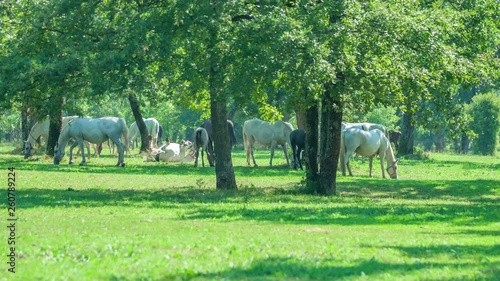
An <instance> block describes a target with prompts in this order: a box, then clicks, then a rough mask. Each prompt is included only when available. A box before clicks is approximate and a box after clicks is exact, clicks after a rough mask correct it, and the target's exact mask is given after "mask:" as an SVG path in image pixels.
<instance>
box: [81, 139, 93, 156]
mask: <svg viewBox="0 0 500 281" xmlns="http://www.w3.org/2000/svg"><path fill="white" fill-rule="evenodd" d="M83 144H84V145H85V147H86V148H87V155H88V157H89V160H90V143H89V142H87V141H85V142H84V143H83ZM94 150H95V148H94ZM82 151H83V153H85V150H82Z"/></svg>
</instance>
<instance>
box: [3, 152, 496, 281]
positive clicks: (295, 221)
mask: <svg viewBox="0 0 500 281" xmlns="http://www.w3.org/2000/svg"><path fill="white" fill-rule="evenodd" d="M13 150H14V147H12V146H8V145H1V146H0V167H1V169H0V170H1V172H0V174H1V177H0V178H1V182H2V186H4V189H5V192H3V193H2V194H4V196H3V198H2V199H1V200H2V206H4V208H3V211H2V213H3V215H2V216H1V217H2V218H3V221H4V224H5V225H8V224H7V218H8V215H7V214H8V213H7V203H8V202H7V195H6V193H7V192H6V190H7V174H8V168H9V167H15V169H16V204H17V208H16V215H17V217H18V220H17V222H16V245H15V246H16V254H17V259H16V273H14V274H12V273H10V272H7V268H8V264H7V263H6V262H7V261H8V257H7V256H6V254H4V252H7V251H8V247H9V245H7V239H6V238H7V235H8V233H7V230H5V227H4V231H3V232H2V233H3V237H4V239H2V241H3V242H0V247H1V249H2V251H1V253H2V255H1V256H2V257H3V259H4V260H2V261H1V263H0V264H2V265H3V267H4V268H2V271H1V273H0V280H499V279H498V278H499V276H500V204H499V203H500V200H499V199H500V157H486V156H474V155H453V154H432V155H431V159H430V160H426V161H418V160H408V159H401V160H400V162H399V180H390V179H383V178H382V177H381V172H380V166H379V164H378V160H375V161H374V177H373V178H369V177H368V163H365V164H362V163H361V161H355V163H354V164H353V173H354V174H355V176H354V177H343V176H341V175H340V174H339V176H338V181H337V188H338V190H337V192H338V196H334V197H320V196H312V195H304V194H303V193H301V192H300V190H301V182H302V180H303V178H304V172H302V171H295V170H290V169H288V168H286V167H285V163H286V162H285V160H284V158H283V155H282V153H279V152H277V153H276V156H277V158H276V159H275V161H273V162H274V164H275V165H276V166H275V167H272V168H271V167H269V152H267V151H264V150H261V151H258V153H257V154H258V155H257V156H256V157H257V162H258V163H259V165H260V166H259V167H248V166H247V165H246V162H245V155H244V152H243V151H234V152H233V165H234V169H235V173H236V180H237V183H238V185H239V189H238V190H237V191H217V190H215V170H214V168H210V167H205V168H201V167H199V168H193V167H192V164H191V163H155V162H144V161H143V159H142V158H141V157H139V156H129V157H126V159H125V161H126V163H127V166H126V167H125V168H121V167H115V166H114V164H115V163H116V160H117V159H116V157H115V156H110V155H108V151H107V149H104V150H103V154H104V156H103V157H101V158H98V159H97V158H92V159H91V160H90V161H89V162H88V163H87V165H85V166H78V165H71V166H70V165H68V164H67V163H68V159H67V157H65V158H64V159H63V161H62V162H61V165H59V166H55V165H53V164H52V161H51V160H50V159H45V158H44V157H43V156H40V155H38V156H35V157H33V159H31V160H24V159H23V157H22V155H20V154H12V151H13ZM136 153H137V151H136V152H132V154H136ZM75 162H76V163H79V159H76V161H75Z"/></svg>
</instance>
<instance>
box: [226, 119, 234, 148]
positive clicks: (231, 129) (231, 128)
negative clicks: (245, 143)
mask: <svg viewBox="0 0 500 281" xmlns="http://www.w3.org/2000/svg"><path fill="white" fill-rule="evenodd" d="M227 129H228V130H229V141H230V144H231V147H233V145H235V144H236V132H235V131H234V124H233V122H231V120H227Z"/></svg>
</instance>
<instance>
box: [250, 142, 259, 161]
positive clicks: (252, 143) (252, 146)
mask: <svg viewBox="0 0 500 281" xmlns="http://www.w3.org/2000/svg"><path fill="white" fill-rule="evenodd" d="M254 144H255V141H254V140H251V141H250V145H249V146H248V149H249V150H250V154H251V155H252V160H253V165H254V166H255V167H257V166H259V165H257V162H255V151H254V150H255V147H254ZM248 165H250V163H248Z"/></svg>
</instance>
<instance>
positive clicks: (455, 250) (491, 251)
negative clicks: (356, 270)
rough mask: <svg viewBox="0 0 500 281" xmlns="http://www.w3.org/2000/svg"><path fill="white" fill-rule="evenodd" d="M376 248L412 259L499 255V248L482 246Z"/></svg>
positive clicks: (389, 246) (451, 245)
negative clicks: (395, 251) (442, 256)
mask: <svg viewBox="0 0 500 281" xmlns="http://www.w3.org/2000/svg"><path fill="white" fill-rule="evenodd" d="M362 247H365V248H372V247H373V246H371V245H366V246H365V245H363V246H362ZM376 247H377V248H384V249H394V250H397V251H399V252H401V253H402V254H403V255H405V256H406V257H412V258H432V257H435V256H439V255H448V256H450V257H454V258H456V259H465V258H474V257H495V256H499V255H500V247H498V246H496V245H494V246H484V245H453V244H449V245H442V246H441V245H439V246H436V245H433V246H424V247H419V246H411V247H406V246H391V245H386V246H376Z"/></svg>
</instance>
